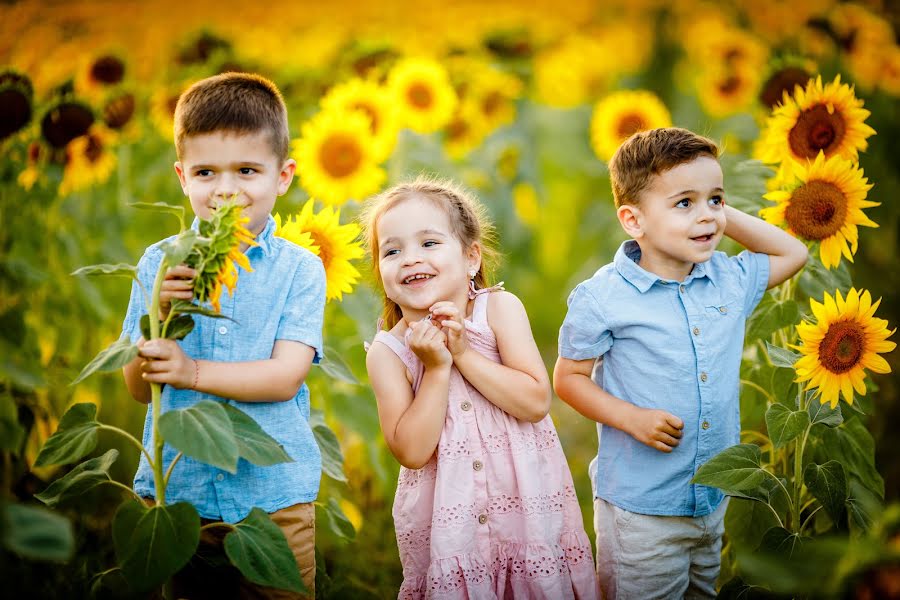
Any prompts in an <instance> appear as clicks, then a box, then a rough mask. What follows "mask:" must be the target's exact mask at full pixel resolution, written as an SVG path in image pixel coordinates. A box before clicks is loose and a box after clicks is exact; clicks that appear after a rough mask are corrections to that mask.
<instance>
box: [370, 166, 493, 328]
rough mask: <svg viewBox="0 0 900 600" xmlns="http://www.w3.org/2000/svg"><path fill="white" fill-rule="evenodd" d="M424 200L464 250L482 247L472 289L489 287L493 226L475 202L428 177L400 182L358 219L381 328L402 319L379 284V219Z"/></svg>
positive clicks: (442, 181)
mask: <svg viewBox="0 0 900 600" xmlns="http://www.w3.org/2000/svg"><path fill="white" fill-rule="evenodd" d="M412 198H422V199H427V200H429V201H431V202H433V203H434V204H435V206H438V207H440V208H442V209H443V210H445V211H446V212H447V216H448V217H449V220H450V228H451V230H452V233H453V235H454V236H455V237H456V239H458V240H459V241H460V243H461V244H462V246H463V249H464V250H465V249H468V248H469V246H471V245H472V244H473V243H474V242H478V244H479V246H481V266H480V267H479V268H478V272H477V273H476V274H475V287H476V288H477V289H481V288H483V287H488V286H489V285H490V280H491V275H492V273H493V268H494V266H495V264H496V262H497V251H496V246H495V244H496V237H495V230H494V225H493V224H492V223H491V222H490V219H488V216H487V210H485V208H484V205H483V204H481V202H479V201H478V199H477V198H476V197H475V196H474V195H473V194H470V193H469V192H468V191H466V190H465V189H463V188H462V187H460V186H459V185H457V184H456V183H454V182H452V181H450V180H447V179H440V178H437V177H434V176H430V175H419V176H418V177H416V178H415V179H413V180H412V181H406V182H403V183H399V184H397V185H395V186H393V187H391V188H389V189H387V190H385V191H384V192H382V193H380V194H378V195H377V196H373V197H372V198H369V200H368V201H366V204H365V206H364V207H363V210H362V213H361V214H360V216H359V220H360V224H361V226H362V230H363V241H364V242H365V245H366V249H367V251H368V253H369V259H370V260H371V261H372V273H373V275H374V277H375V285H376V286H378V287H379V288H380V289H381V294H382V300H383V302H384V309H383V311H382V315H381V317H382V321H383V327H384V328H385V329H391V328H392V327H393V326H394V325H396V324H397V323H399V322H400V319H402V318H403V313H402V312H401V311H400V307H399V306H398V305H397V304H396V303H395V302H394V301H393V300H391V299H390V298H388V297H387V294H385V293H384V286H383V285H382V282H381V268H380V266H379V260H378V258H379V257H378V233H377V231H376V229H377V226H378V219H380V218H381V216H382V215H383V214H384V213H386V212H387V211H388V210H390V209H391V208H393V207H395V206H396V205H398V204H400V203H401V202H403V201H404V200H409V199H412Z"/></svg>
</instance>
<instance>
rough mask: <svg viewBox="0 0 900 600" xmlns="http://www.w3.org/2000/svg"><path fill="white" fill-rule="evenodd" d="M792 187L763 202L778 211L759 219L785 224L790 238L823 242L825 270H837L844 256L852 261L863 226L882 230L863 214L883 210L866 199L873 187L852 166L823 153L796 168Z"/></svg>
mask: <svg viewBox="0 0 900 600" xmlns="http://www.w3.org/2000/svg"><path fill="white" fill-rule="evenodd" d="M794 176H795V177H796V179H795V181H794V183H793V184H791V186H790V188H791V189H787V190H779V191H775V192H769V193H768V194H766V195H765V196H764V197H765V198H766V199H767V200H772V201H773V202H777V203H778V205H777V206H772V207H769V208H764V209H762V210H760V211H759V214H760V216H761V217H762V218H763V219H765V220H766V221H768V222H769V223H772V224H774V225H781V224H786V225H787V230H788V232H790V233H791V235H794V236H796V237H799V238H801V239H804V240H809V241H813V242H819V257H820V258H821V260H822V264H823V265H825V267H826V268H828V269H831V268H833V267H837V266H838V264H839V263H840V261H841V254H843V255H844V257H846V258H847V260H849V261H850V262H853V255H854V254H856V246H857V243H858V241H859V232H858V230H857V226H858V225H865V226H866V227H878V224H877V223H875V222H874V221H872V220H870V219H869V218H868V217H867V216H866V215H865V214H864V213H863V211H862V209H864V208H870V207H872V206H878V205H879V203H878V202H869V201H867V200H866V194H867V193H868V191H869V190H870V189H872V185H871V184H869V183H867V180H866V178H865V177H863V171H862V169H860V168H859V167H857V166H855V165H854V164H853V163H851V162H849V161H846V160H844V159H842V158H841V157H840V156H832V157H831V158H829V159H828V160H825V155H824V154H823V153H821V152H820V153H819V156H818V157H816V160H815V161H814V162H813V163H811V164H808V165H807V166H802V165H799V164H798V165H795V168H794Z"/></svg>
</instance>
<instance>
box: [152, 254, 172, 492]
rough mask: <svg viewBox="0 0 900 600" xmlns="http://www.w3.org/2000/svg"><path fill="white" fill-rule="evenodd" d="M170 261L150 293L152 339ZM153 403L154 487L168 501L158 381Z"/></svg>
mask: <svg viewBox="0 0 900 600" xmlns="http://www.w3.org/2000/svg"><path fill="white" fill-rule="evenodd" d="M166 270H168V263H167V262H166V259H165V258H164V259H163V260H162V262H161V263H160V265H159V270H158V271H157V272H156V280H155V281H154V282H153V293H152V294H151V295H150V319H149V321H150V339H151V340H155V339H159V337H160V335H159V334H160V331H159V292H160V290H161V289H162V283H163V280H165V278H166ZM150 394H151V396H150V397H151V404H152V409H153V487H154V490H155V491H156V503H157V504H159V505H164V504H165V503H166V479H165V475H164V474H163V445H164V444H165V440H163V438H162V434H161V433H160V431H159V417H160V414H161V412H162V406H161V405H162V399H161V396H162V386H161V385H160V384H158V383H151V384H150Z"/></svg>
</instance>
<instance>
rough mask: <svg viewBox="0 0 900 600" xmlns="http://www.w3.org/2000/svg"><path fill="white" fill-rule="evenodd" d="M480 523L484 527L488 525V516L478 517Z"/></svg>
mask: <svg viewBox="0 0 900 600" xmlns="http://www.w3.org/2000/svg"><path fill="white" fill-rule="evenodd" d="M478 522H479V523H481V524H482V525H484V524H485V523H487V515H478Z"/></svg>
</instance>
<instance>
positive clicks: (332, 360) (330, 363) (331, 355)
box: [319, 346, 359, 385]
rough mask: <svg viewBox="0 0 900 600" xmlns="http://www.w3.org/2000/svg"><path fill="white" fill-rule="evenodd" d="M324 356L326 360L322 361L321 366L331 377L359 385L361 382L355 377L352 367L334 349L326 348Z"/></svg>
mask: <svg viewBox="0 0 900 600" xmlns="http://www.w3.org/2000/svg"><path fill="white" fill-rule="evenodd" d="M324 354H325V358H323V359H322V362H320V363H319V366H320V367H322V370H323V371H325V373H326V374H327V375H328V376H329V377H331V378H333V379H337V380H339V381H345V382H347V383H352V384H354V385H359V380H358V379H357V378H356V377H355V376H354V375H353V372H352V371H351V370H350V367H349V366H348V365H347V363H346V362H345V361H344V359H343V358H341V356H340V354H338V353H337V351H336V350H335V349H334V348H330V347H329V346H325V349H324Z"/></svg>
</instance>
